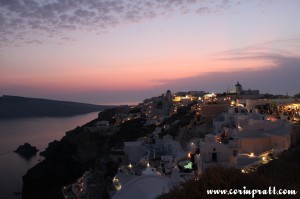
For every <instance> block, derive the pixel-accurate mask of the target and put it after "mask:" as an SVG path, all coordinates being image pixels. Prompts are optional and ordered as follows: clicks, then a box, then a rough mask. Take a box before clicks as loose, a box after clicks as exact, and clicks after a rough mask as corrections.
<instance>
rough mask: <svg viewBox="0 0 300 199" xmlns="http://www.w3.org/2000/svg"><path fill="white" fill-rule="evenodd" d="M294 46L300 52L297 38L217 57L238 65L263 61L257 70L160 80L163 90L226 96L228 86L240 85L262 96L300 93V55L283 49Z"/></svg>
mask: <svg viewBox="0 0 300 199" xmlns="http://www.w3.org/2000/svg"><path fill="white" fill-rule="evenodd" d="M290 43H293V44H294V46H295V47H297V48H298V49H300V40H299V39H297V38H293V39H285V40H273V41H268V42H265V43H262V44H259V45H256V46H250V47H245V48H240V49H234V50H230V51H224V52H220V53H217V54H215V55H214V57H215V60H216V61H217V62H218V61H224V60H225V61H230V63H232V64H234V63H236V62H237V63H242V62H243V61H248V60H252V61H263V62H262V63H264V65H262V66H259V67H256V68H255V67H253V66H252V65H250V66H249V67H243V68H242V67H241V68H238V67H236V68H232V69H231V70H229V71H226V72H207V73H203V74H199V75H196V76H192V77H188V78H181V79H175V80H159V81H160V82H162V83H163V86H162V87H161V88H164V89H171V90H177V91H179V90H185V91H186V90H205V91H211V92H224V91H225V90H226V88H227V86H231V85H234V83H235V82H236V81H240V82H241V83H242V84H244V87H245V89H250V88H251V89H260V90H261V91H262V92H270V93H275V94H286V92H289V94H295V93H299V92H300V88H299V85H300V78H299V74H300V65H299V63H300V54H293V53H290V52H289V51H287V50H285V49H284V48H283V47H285V46H287V47H288V46H289V44H290ZM270 46H273V47H270ZM279 47H281V48H279ZM298 52H299V51H298ZM237 65H238V64H237Z"/></svg>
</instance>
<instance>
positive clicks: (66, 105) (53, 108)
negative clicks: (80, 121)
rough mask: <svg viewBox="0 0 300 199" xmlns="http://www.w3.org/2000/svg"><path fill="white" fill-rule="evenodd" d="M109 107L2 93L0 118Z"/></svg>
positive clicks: (68, 112) (46, 115) (56, 114)
mask: <svg viewBox="0 0 300 199" xmlns="http://www.w3.org/2000/svg"><path fill="white" fill-rule="evenodd" d="M111 107H113V106H103V105H92V104H84V103H77V102H66V101H56V100H48V99H36V98H26V97H17V96H7V95H4V96H3V97H0V110H1V112H0V119H7V118H20V117H59V116H71V115H79V114H85V113H90V112H94V111H100V110H103V109H106V108H111Z"/></svg>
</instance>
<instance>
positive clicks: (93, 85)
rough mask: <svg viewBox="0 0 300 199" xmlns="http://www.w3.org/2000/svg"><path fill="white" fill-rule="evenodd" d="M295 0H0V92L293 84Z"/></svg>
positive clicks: (299, 36) (137, 97) (137, 96)
mask: <svg viewBox="0 0 300 199" xmlns="http://www.w3.org/2000/svg"><path fill="white" fill-rule="evenodd" d="M299 19H300V1H299V0H251V1H246V0H240V1H238V0H223V1H222V0H0V95H18V96H26V97H39V98H49V99H57V100H69V101H78V102H88V103H96V104H118V103H127V102H130V103H133V102H139V101H142V100H143V99H145V98H148V97H151V96H158V95H160V94H162V93H164V92H165V91H166V90H168V89H170V90H171V91H172V92H177V91H189V90H204V91H210V92H224V91H226V89H227V87H228V86H229V87H233V86H234V84H235V83H236V82H237V81H239V82H240V83H241V84H242V85H243V88H245V89H250V88H251V89H260V91H261V93H264V92H269V93H274V94H286V93H287V92H288V93H289V94H290V95H293V94H295V93H299V92H300V22H299Z"/></svg>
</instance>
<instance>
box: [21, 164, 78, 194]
mask: <svg viewBox="0 0 300 199" xmlns="http://www.w3.org/2000/svg"><path fill="white" fill-rule="evenodd" d="M83 171H84V168H83V166H82V165H81V164H79V163H78V162H75V161H73V160H72V159H61V160H59V159H58V160H55V161H54V160H53V159H46V160H44V161H43V162H41V163H39V164H38V165H36V166H35V167H33V168H32V169H30V170H28V172H27V174H26V175H24V176H23V190H22V199H35V198H36V199H54V198H55V199H60V198H63V195H62V192H61V191H60V190H61V188H62V186H64V185H66V184H69V183H71V182H74V181H75V180H76V179H77V178H79V177H80V175H82V173H83Z"/></svg>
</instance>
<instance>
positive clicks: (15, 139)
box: [0, 112, 98, 199]
mask: <svg viewBox="0 0 300 199" xmlns="http://www.w3.org/2000/svg"><path fill="white" fill-rule="evenodd" d="M97 114H98V112H95V113H90V114H85V115H79V116H73V117H57V118H48V117H45V118H22V119H11V120H0V198H1V199H2V198H3V199H15V198H21V196H15V195H14V194H13V193H14V192H16V191H21V189H22V176H23V175H24V174H25V173H26V171H27V170H28V169H30V168H31V167H33V166H34V165H36V164H37V163H38V162H39V161H42V160H43V157H41V156H39V155H36V156H33V157H32V158H30V159H28V160H27V159H25V158H23V157H21V156H19V155H18V154H16V153H14V152H13V151H14V150H16V149H17V147H18V146H19V145H21V144H24V143H25V142H28V143H30V144H31V145H33V146H36V147H37V148H38V149H39V150H40V151H43V150H44V149H45V148H46V147H47V146H48V143H49V142H51V141H53V140H60V139H61V138H62V137H63V136H64V135H65V132H66V131H69V130H72V129H74V128H75V127H77V126H81V125H83V124H85V123H87V122H89V121H91V120H93V119H95V118H97Z"/></svg>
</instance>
